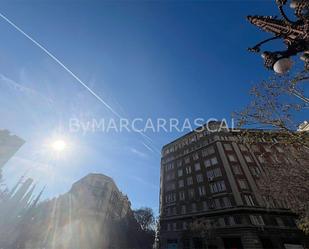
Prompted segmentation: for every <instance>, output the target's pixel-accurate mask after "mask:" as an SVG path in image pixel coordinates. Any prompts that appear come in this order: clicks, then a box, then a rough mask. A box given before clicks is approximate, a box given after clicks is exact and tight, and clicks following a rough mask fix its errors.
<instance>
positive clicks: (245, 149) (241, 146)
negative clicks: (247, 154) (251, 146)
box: [239, 144, 248, 151]
mask: <svg viewBox="0 0 309 249" xmlns="http://www.w3.org/2000/svg"><path fill="white" fill-rule="evenodd" d="M239 148H240V150H241V151H248V148H247V147H246V146H245V145H244V144H240V145H239Z"/></svg>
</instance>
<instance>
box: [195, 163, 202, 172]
mask: <svg viewBox="0 0 309 249" xmlns="http://www.w3.org/2000/svg"><path fill="white" fill-rule="evenodd" d="M194 169H195V171H199V170H200V169H201V165H200V163H196V164H194Z"/></svg>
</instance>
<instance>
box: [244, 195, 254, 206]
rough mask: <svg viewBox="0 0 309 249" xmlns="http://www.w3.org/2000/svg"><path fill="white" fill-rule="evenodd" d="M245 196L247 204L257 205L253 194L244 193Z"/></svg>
mask: <svg viewBox="0 0 309 249" xmlns="http://www.w3.org/2000/svg"><path fill="white" fill-rule="evenodd" d="M244 197H245V203H246V205H247V206H255V203H254V201H253V198H252V196H251V195H244Z"/></svg>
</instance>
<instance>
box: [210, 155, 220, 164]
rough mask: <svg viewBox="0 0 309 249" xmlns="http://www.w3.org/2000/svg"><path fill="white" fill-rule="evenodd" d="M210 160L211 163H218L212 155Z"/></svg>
mask: <svg viewBox="0 0 309 249" xmlns="http://www.w3.org/2000/svg"><path fill="white" fill-rule="evenodd" d="M210 160H211V165H216V164H217V163H218V159H217V158H216V157H212V158H211V159H210Z"/></svg>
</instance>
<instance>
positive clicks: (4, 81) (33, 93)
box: [0, 73, 54, 105]
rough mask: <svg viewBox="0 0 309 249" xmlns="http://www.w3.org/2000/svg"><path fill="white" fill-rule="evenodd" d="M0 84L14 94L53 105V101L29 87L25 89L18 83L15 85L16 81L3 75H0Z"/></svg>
mask: <svg viewBox="0 0 309 249" xmlns="http://www.w3.org/2000/svg"><path fill="white" fill-rule="evenodd" d="M0 83H2V84H3V85H5V86H6V87H8V88H9V89H11V90H14V91H16V92H19V93H22V94H24V95H26V96H28V97H32V98H33V97H36V99H41V100H42V101H44V102H47V104H48V105H52V104H53V103H54V101H53V100H52V99H50V98H48V97H46V96H44V95H43V94H41V93H39V92H38V91H36V90H33V89H31V88H29V87H25V86H23V85H22V84H20V83H17V82H16V81H14V80H12V79H10V78H8V77H6V76H5V75H3V74H1V73H0Z"/></svg>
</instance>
